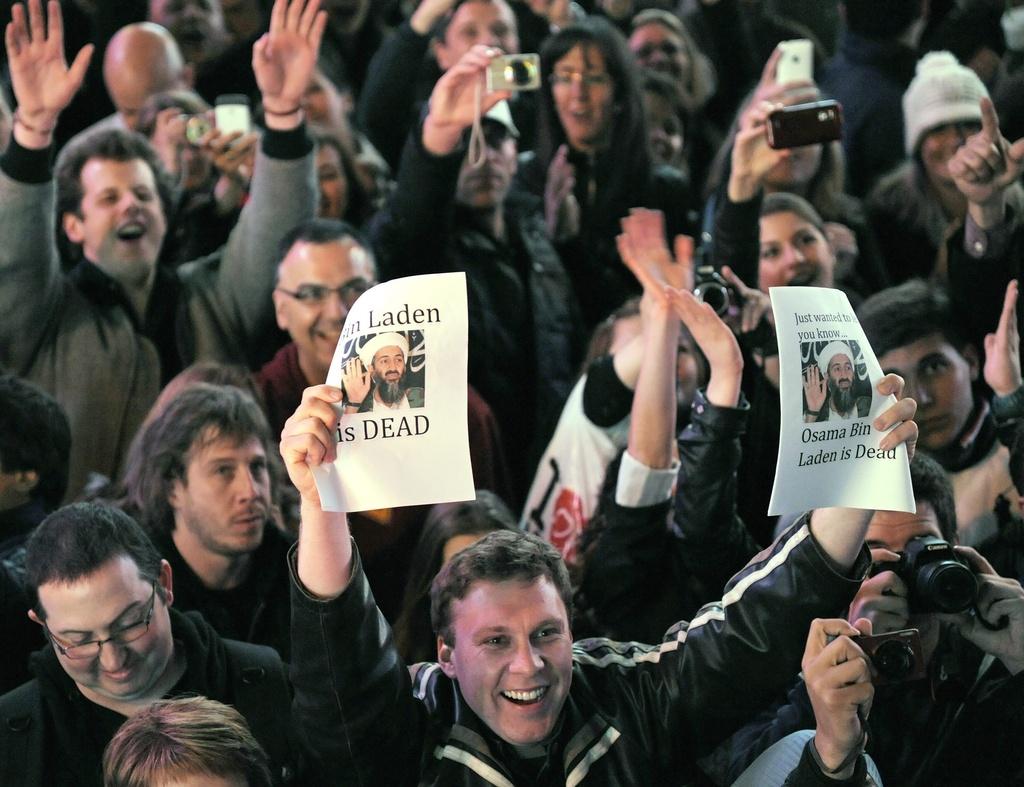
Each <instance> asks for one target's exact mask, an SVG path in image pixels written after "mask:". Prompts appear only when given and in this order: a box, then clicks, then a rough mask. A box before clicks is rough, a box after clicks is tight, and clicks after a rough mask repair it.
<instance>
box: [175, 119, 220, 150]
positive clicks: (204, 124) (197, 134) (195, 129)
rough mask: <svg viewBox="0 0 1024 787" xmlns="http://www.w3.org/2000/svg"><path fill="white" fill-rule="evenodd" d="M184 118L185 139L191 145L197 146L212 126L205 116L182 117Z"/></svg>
mask: <svg viewBox="0 0 1024 787" xmlns="http://www.w3.org/2000/svg"><path fill="white" fill-rule="evenodd" d="M182 117H184V118H185V139H187V140H188V141H189V143H190V144H192V145H198V144H199V140H201V139H202V138H203V137H205V136H206V132H207V131H209V130H210V129H211V128H213V124H212V123H210V121H209V119H208V118H207V117H206V116H205V115H183V116H182Z"/></svg>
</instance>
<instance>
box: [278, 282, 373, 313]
mask: <svg viewBox="0 0 1024 787" xmlns="http://www.w3.org/2000/svg"><path fill="white" fill-rule="evenodd" d="M370 286H371V285H370V282H368V281H367V280H366V279H363V278H358V279H352V280H351V281H347V282H345V283H344V284H342V285H341V286H340V287H327V286H325V285H323V284H300V285H299V287H298V289H296V290H286V289H285V288H284V287H276V288H275V289H277V290H278V291H280V292H283V293H284V294H285V295H290V296H291V297H293V298H294V299H295V300H297V301H301V302H302V303H305V304H308V305H310V306H314V305H319V304H321V303H323V302H324V301H326V300H327V299H328V298H329V297H330V295H331V293H332V292H336V293H338V297H339V298H341V302H342V303H343V304H345V308H348V309H351V308H352V306H353V305H354V304H355V302H356V300H357V299H358V298H359V296H360V295H362V294H363V293H364V292H366V291H367V290H368V289H370Z"/></svg>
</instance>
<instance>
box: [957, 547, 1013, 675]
mask: <svg viewBox="0 0 1024 787" xmlns="http://www.w3.org/2000/svg"><path fill="white" fill-rule="evenodd" d="M955 551H956V554H957V556H958V557H960V558H961V559H963V560H964V561H965V562H966V563H967V564H968V565H969V566H970V567H971V570H972V571H973V572H974V574H975V575H976V577H977V580H978V591H977V598H976V599H975V603H974V610H973V614H970V615H961V616H960V617H959V619H958V624H959V627H960V633H961V634H962V635H963V636H964V638H965V639H967V640H969V641H971V642H973V643H974V644H975V645H977V646H978V647H979V648H981V649H982V650H983V651H985V652H986V653H991V654H992V655H993V656H995V657H996V658H998V659H999V660H1000V661H1001V662H1002V663H1003V666H1005V667H1006V669H1007V670H1009V671H1010V673H1011V674H1013V675H1016V674H1017V673H1019V672H1021V671H1022V670H1024V588H1022V587H1021V584H1020V582H1018V581H1017V580H1015V579H1008V578H1007V577H1001V576H999V574H997V573H996V570H995V569H994V568H992V565H991V564H990V563H989V562H988V561H987V560H986V559H985V558H984V557H982V556H981V555H980V554H978V552H977V551H975V550H974V549H971V548H970V547H959V546H958V547H956V548H955Z"/></svg>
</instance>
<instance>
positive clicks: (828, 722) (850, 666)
mask: <svg viewBox="0 0 1024 787" xmlns="http://www.w3.org/2000/svg"><path fill="white" fill-rule="evenodd" d="M865 634H867V635H870V634H871V622H870V621H869V620H863V619H862V620H858V621H857V622H856V624H854V625H851V624H850V623H848V622H847V621H845V620H842V619H841V618H835V619H820V618H819V619H817V620H815V621H814V622H813V623H811V628H810V631H809V633H808V635H807V645H806V647H805V649H804V655H803V659H802V660H801V662H800V666H801V668H802V669H803V675H804V683H805V684H806V686H807V694H808V696H809V697H810V700H811V706H812V707H813V708H814V719H815V733H814V743H813V745H814V748H815V750H816V751H817V754H818V757H819V759H820V760H821V763H822V765H823V766H824V767H825V768H826V769H828V770H829V771H830V772H833V775H835V776H836V777H837V778H843V777H848V776H849V775H850V774H852V772H853V769H854V767H855V766H856V759H857V756H859V754H860V752H861V751H862V750H863V745H864V722H865V721H866V720H867V718H868V715H869V714H870V712H871V702H872V700H873V699H874V696H875V689H874V685H873V684H872V682H871V667H870V665H869V663H868V658H867V656H866V655H865V653H864V651H863V650H862V649H861V647H860V646H859V645H858V644H857V639H856V638H857V637H860V636H861V635H865ZM836 769H838V771H837V770H836Z"/></svg>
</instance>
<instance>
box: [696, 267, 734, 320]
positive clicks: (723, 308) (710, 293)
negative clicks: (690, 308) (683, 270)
mask: <svg viewBox="0 0 1024 787" xmlns="http://www.w3.org/2000/svg"><path fill="white" fill-rule="evenodd" d="M693 294H694V295H696V296H697V300H698V301H700V302H701V303H706V304H708V305H709V306H710V307H711V308H712V309H714V310H715V313H716V314H717V315H718V316H719V317H722V316H724V315H725V313H726V312H728V311H729V307H730V306H731V305H732V303H733V301H734V300H735V293H733V291H732V287H730V286H729V282H727V281H726V280H725V277H723V276H722V274H721V273H719V272H718V271H716V270H715V266H714V265H697V267H696V268H695V269H694V271H693Z"/></svg>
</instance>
